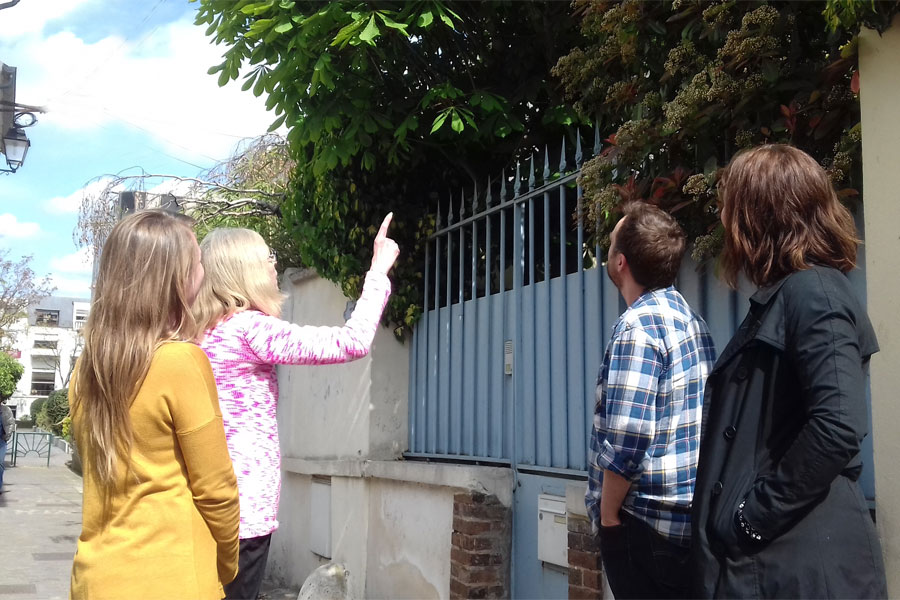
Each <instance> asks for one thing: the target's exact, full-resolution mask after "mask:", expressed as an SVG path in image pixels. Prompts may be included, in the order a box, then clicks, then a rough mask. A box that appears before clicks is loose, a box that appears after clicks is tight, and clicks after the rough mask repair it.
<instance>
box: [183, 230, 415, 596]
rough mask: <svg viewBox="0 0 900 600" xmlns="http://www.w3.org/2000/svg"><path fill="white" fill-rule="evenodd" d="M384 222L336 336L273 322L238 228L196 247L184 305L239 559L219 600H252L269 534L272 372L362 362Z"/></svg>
mask: <svg viewBox="0 0 900 600" xmlns="http://www.w3.org/2000/svg"><path fill="white" fill-rule="evenodd" d="M390 222H391V215H388V216H387V217H386V218H385V219H384V222H383V223H382V224H381V229H380V230H379V231H378V235H377V236H376V237H375V249H374V255H373V256H372V265H371V267H370V269H369V273H368V274H367V275H366V281H365V285H364V286H363V290H362V295H361V297H360V298H359V301H358V302H357V303H356V308H355V309H354V311H353V314H352V315H351V316H350V319H349V320H348V321H347V322H346V324H345V325H344V326H343V327H310V326H300V325H295V324H292V323H290V322H288V321H283V320H282V319H280V318H279V316H280V314H281V304H282V301H283V296H282V294H281V292H280V291H279V289H278V277H277V272H276V270H275V256H274V254H273V253H272V252H271V251H270V250H269V248H268V246H267V245H266V243H265V240H263V238H262V237H260V236H259V234H257V233H255V232H253V231H250V230H248V229H215V230H213V231H211V232H210V233H209V234H208V235H207V236H206V238H205V239H204V240H203V243H202V245H201V248H202V250H203V267H204V269H205V272H206V279H205V280H204V282H203V285H202V286H201V288H200V295H199V297H198V299H197V303H196V305H195V306H194V314H195V316H196V318H197V322H198V324H199V326H200V328H201V330H204V329H205V330H206V334H205V336H204V337H203V338H202V340H201V342H200V346H201V347H202V348H203V349H204V350H205V351H206V353H207V355H208V356H209V360H210V362H211V363H212V367H213V372H214V373H215V375H216V384H217V385H218V387H219V397H220V400H221V403H222V412H223V415H224V418H225V434H226V436H227V438H228V449H229V451H230V453H231V458H232V460H233V461H234V470H235V474H236V475H237V479H238V489H239V490H240V495H241V531H240V537H241V553H240V570H239V572H238V575H237V578H236V579H235V580H234V581H233V582H232V583H231V584H229V585H227V586H225V591H226V593H227V597H228V598H229V599H241V600H243V599H248V598H249V599H251V600H255V599H256V596H257V594H258V593H259V588H260V585H261V584H262V578H263V575H264V573H265V567H266V561H267V558H268V552H269V544H270V541H271V537H272V533H273V532H274V531H275V530H276V529H277V528H278V521H277V520H276V517H277V514H278V499H279V495H280V492H281V451H280V447H279V442H278V423H277V421H276V418H275V413H276V408H277V406H278V380H277V378H276V376H275V365H278V364H282V365H326V364H334V363H343V362H348V361H351V360H356V359H358V358H362V357H363V356H366V354H368V352H369V348H370V346H371V345H372V340H373V338H374V337H375V331H376V328H377V326H378V322H379V321H380V319H381V313H382V311H383V310H384V306H385V304H386V303H387V299H388V296H389V295H390V293H391V282H390V280H389V279H388V277H387V273H388V271H389V270H390V268H391V266H392V265H393V264H394V261H395V260H396V258H397V255H398V253H399V250H398V248H397V244H396V243H395V242H394V241H393V240H392V239H390V238H388V237H387V230H388V226H389V225H390Z"/></svg>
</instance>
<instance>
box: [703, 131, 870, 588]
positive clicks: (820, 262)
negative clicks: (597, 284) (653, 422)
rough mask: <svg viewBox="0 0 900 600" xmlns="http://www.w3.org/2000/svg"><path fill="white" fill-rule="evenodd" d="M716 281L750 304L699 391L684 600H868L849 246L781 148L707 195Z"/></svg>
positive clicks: (795, 155)
mask: <svg viewBox="0 0 900 600" xmlns="http://www.w3.org/2000/svg"><path fill="white" fill-rule="evenodd" d="M718 187H719V200H720V203H721V219H722V224H723V225H724V228H725V248H724V251H723V253H722V272H723V274H724V276H725V280H726V281H727V282H728V283H729V284H731V285H732V286H734V285H735V283H736V281H737V278H738V275H740V274H741V273H743V274H744V275H746V276H747V278H749V279H750V281H752V282H753V283H754V284H756V286H757V287H758V290H757V291H756V293H755V294H753V296H752V297H751V298H750V310H749V311H748V313H747V317H746V318H745V319H744V322H743V324H742V325H741V327H740V329H739V330H738V331H737V333H735V335H734V337H733V338H732V339H731V341H730V342H729V344H728V346H727V347H726V348H725V350H724V351H723V352H722V355H721V356H720V357H719V361H718V362H717V363H716V366H715V368H714V369H713V372H712V373H711V374H710V376H709V380H708V382H707V384H706V396H705V403H706V406H705V409H708V415H707V416H706V418H704V423H703V441H702V443H701V445H700V465H699V467H698V471H697V491H696V493H695V495H694V505H693V514H692V524H693V531H694V540H693V544H694V545H693V558H694V560H693V567H694V568H693V572H694V595H695V596H696V597H698V598H713V597H715V598H884V597H886V595H887V590H886V584H885V572H884V563H883V561H882V556H881V544H880V543H879V540H878V534H877V533H876V530H875V526H874V524H873V522H872V519H871V518H870V516H869V507H868V506H867V504H866V500H865V498H864V497H863V495H862V491H861V490H860V487H859V483H857V482H858V480H859V476H860V473H861V472H862V469H863V463H862V459H861V457H860V448H861V445H862V440H863V438H864V437H865V436H866V434H867V430H868V410H867V406H866V377H867V371H868V367H869V357H870V356H871V355H872V354H873V353H875V352H876V351H877V350H878V344H877V342H876V340H875V332H874V330H873V329H872V324H871V323H870V322H869V318H868V316H866V310H865V308H864V307H863V305H862V303H861V302H860V301H859V299H858V298H857V295H856V293H855V292H854V290H853V286H851V284H850V281H849V280H848V279H847V277H846V275H845V273H847V272H848V271H850V270H851V269H852V268H853V267H854V266H855V263H856V249H857V245H858V244H859V240H858V239H857V237H856V227H855V226H854V224H853V218H852V217H851V215H850V212H849V211H848V210H847V209H846V208H845V207H844V206H843V205H842V204H841V203H840V201H839V200H838V197H837V194H835V191H834V189H833V188H832V185H831V181H830V180H829V178H828V175H827V174H826V173H825V170H824V169H822V167H821V166H819V164H818V163H817V162H816V161H815V160H814V159H813V158H812V157H811V156H809V155H808V154H806V153H804V152H802V151H800V150H798V149H796V148H793V147H791V146H785V145H781V144H773V145H767V146H761V147H758V148H754V149H752V150H748V151H746V152H743V153H740V154H738V155H737V156H735V157H734V159H733V160H732V161H731V163H730V164H729V165H728V167H727V168H726V169H725V171H724V173H723V175H722V177H721V178H720V181H719V186H718Z"/></svg>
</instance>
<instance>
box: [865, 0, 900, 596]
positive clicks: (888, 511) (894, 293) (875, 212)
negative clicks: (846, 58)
mask: <svg viewBox="0 0 900 600" xmlns="http://www.w3.org/2000/svg"><path fill="white" fill-rule="evenodd" d="M898 57H900V16H898V17H896V18H895V19H894V22H893V25H892V27H891V28H890V29H888V30H887V31H886V32H885V33H884V34H883V35H882V36H879V35H878V33H876V32H875V31H871V30H865V31H863V32H861V33H860V36H859V72H860V100H861V113H862V131H863V139H862V150H863V189H864V202H865V205H866V210H865V224H866V282H867V296H868V306H867V308H868V311H869V318H870V319H871V320H872V323H873V325H874V326H875V333H876V334H877V335H878V343H879V345H880V347H881V351H880V352H878V353H877V354H875V355H874V356H873V357H872V363H871V371H870V375H871V385H872V421H873V432H872V433H873V436H874V437H873V441H874V445H875V489H876V500H875V501H876V511H877V515H878V530H879V532H880V534H881V541H882V544H883V547H884V560H885V569H886V571H887V577H888V594H889V595H890V596H891V597H896V596H898V595H900V511H898V510H897V508H896V507H897V503H898V501H900V462H898V460H897V459H898V457H900V437H898V436H897V431H896V429H897V427H896V424H897V423H900V403H898V402H897V390H898V389H900V370H898V369H897V361H898V357H900V318H898V315H897V306H896V305H897V298H898V297H900V277H898V274H900V270H898V266H897V265H898V257H900V202H898V200H897V186H898V183H900V182H898V179H897V170H898V166H900V104H898V101H897V99H898V98H900V62H898V60H897V59H898Z"/></svg>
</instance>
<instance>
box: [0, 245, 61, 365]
mask: <svg viewBox="0 0 900 600" xmlns="http://www.w3.org/2000/svg"><path fill="white" fill-rule="evenodd" d="M9 254H10V252H9V250H0V350H2V349H4V348H7V347H9V345H10V344H11V343H12V341H13V340H12V331H11V328H12V326H13V325H14V324H15V323H16V321H18V320H19V319H21V318H22V317H25V316H26V315H27V309H28V306H29V305H31V304H34V303H36V302H40V301H41V300H43V299H44V298H46V297H47V296H49V295H50V294H51V293H53V290H54V289H56V288H54V287H53V286H52V285H51V283H50V278H49V277H45V278H44V279H37V278H36V277H35V273H34V270H33V269H32V268H31V257H30V256H23V257H22V258H20V259H18V260H13V259H11V258H10V256H9Z"/></svg>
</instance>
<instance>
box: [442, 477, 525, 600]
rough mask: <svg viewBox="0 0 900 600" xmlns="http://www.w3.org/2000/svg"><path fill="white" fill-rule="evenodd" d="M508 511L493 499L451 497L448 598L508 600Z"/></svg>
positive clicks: (465, 495) (470, 495)
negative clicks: (496, 599) (451, 530)
mask: <svg viewBox="0 0 900 600" xmlns="http://www.w3.org/2000/svg"><path fill="white" fill-rule="evenodd" d="M511 532H512V511H511V510H510V509H509V507H507V506H503V505H502V504H501V503H500V501H499V500H497V497H496V496H486V495H485V494H479V493H477V492H462V493H459V494H456V495H454V497H453V538H452V542H451V543H452V546H451V548H450V598H454V599H458V598H509V589H510V588H509V578H510V572H509V571H510V568H509V567H510V553H511V540H512V535H511Z"/></svg>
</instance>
